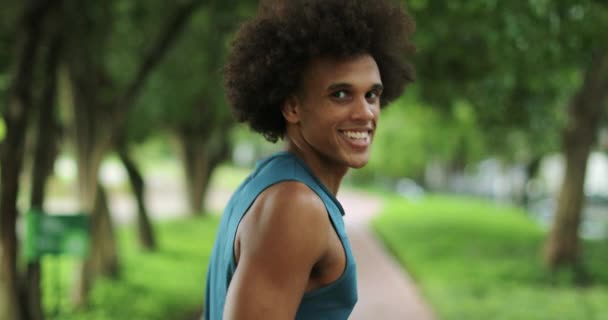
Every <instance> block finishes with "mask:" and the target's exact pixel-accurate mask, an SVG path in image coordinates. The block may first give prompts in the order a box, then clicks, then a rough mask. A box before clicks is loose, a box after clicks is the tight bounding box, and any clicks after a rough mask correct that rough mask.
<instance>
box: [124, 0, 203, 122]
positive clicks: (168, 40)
mask: <svg viewBox="0 0 608 320" xmlns="http://www.w3.org/2000/svg"><path fill="white" fill-rule="evenodd" d="M201 3H202V1H200V0H193V1H191V2H190V3H188V4H186V5H183V6H181V7H180V8H178V9H177V10H176V12H175V14H174V16H173V17H172V18H171V19H169V21H168V22H167V24H166V27H165V28H164V30H163V31H161V34H160V36H159V38H158V39H157V42H156V44H155V45H154V46H152V48H151V50H150V51H148V54H147V55H146V56H145V58H144V60H143V62H142V64H141V65H140V67H139V70H138V71H137V73H136V75H135V77H134V78H133V80H132V81H131V83H130V84H129V85H128V86H127V89H126V90H125V92H124V94H123V95H121V96H120V97H119V98H118V101H117V103H116V104H115V109H114V110H115V119H116V120H117V123H118V126H119V127H120V126H121V125H122V123H123V122H124V121H125V119H126V117H127V114H128V111H129V110H130V109H131V108H132V105H133V104H134V101H135V99H136V98H137V95H138V94H139V92H140V91H141V88H142V87H143V85H144V83H145V80H146V79H147V77H148V75H149V74H150V72H152V70H153V69H154V67H156V65H158V63H159V62H160V61H161V60H162V59H163V58H164V56H165V55H166V53H167V52H168V51H169V49H170V47H171V46H172V45H173V44H174V43H175V41H176V39H177V38H178V37H179V35H180V33H181V32H182V31H183V29H184V26H185V25H186V23H187V22H188V21H189V19H190V17H191V16H192V14H193V13H194V12H195V11H196V9H197V7H199V6H200V5H201Z"/></svg>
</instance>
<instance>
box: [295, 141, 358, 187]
mask: <svg viewBox="0 0 608 320" xmlns="http://www.w3.org/2000/svg"><path fill="white" fill-rule="evenodd" d="M285 140H286V148H285V149H286V150H287V151H289V152H290V153H292V154H294V155H295V156H296V157H298V158H300V159H301V160H302V161H304V163H305V164H306V165H307V166H308V168H310V170H312V172H313V174H314V175H315V177H316V178H317V179H319V181H321V183H322V184H323V185H324V186H325V187H326V188H327V189H328V190H329V191H330V192H331V193H332V194H333V195H334V196H336V195H337V194H338V189H339V188H340V183H342V178H344V175H345V174H346V172H347V171H348V167H346V166H344V165H337V164H335V163H333V162H332V161H331V160H329V159H327V158H326V157H323V156H322V155H321V154H319V153H318V152H317V151H316V150H314V149H313V148H311V147H310V146H309V145H307V144H305V143H301V142H300V143H299V142H298V141H297V139H289V137H287V136H286V137H285Z"/></svg>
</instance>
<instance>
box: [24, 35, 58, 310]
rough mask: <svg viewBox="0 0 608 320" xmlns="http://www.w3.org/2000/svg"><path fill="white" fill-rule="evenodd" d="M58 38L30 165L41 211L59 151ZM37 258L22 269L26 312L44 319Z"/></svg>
mask: <svg viewBox="0 0 608 320" xmlns="http://www.w3.org/2000/svg"><path fill="white" fill-rule="evenodd" d="M59 51H60V40H59V37H58V36H57V35H55V36H54V37H53V39H52V40H51V43H50V46H49V49H48V53H47V55H48V56H47V61H46V70H45V74H44V84H43V85H44V88H43V93H42V99H41V101H40V103H39V105H40V107H39V108H38V109H39V114H38V119H37V128H36V135H37V138H36V149H35V151H34V162H33V169H32V192H31V199H30V206H31V207H32V208H36V209H39V210H41V212H44V211H43V207H44V195H45V189H46V181H47V179H48V177H49V176H50V175H51V173H52V171H53V163H54V162H55V158H56V157H57V152H58V134H59V124H58V123H57V120H56V118H55V103H56V101H55V98H56V93H57V64H58V60H59ZM41 277H42V275H41V272H40V262H39V261H35V262H30V263H28V265H27V267H26V271H25V283H24V288H23V289H24V291H25V296H26V301H27V308H26V309H25V315H26V318H27V319H30V320H42V319H44V311H43V308H42V295H41V290H40V279H41Z"/></svg>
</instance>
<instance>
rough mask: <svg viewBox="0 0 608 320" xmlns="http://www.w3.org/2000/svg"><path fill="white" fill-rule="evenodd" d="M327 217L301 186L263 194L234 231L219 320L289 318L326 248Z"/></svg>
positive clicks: (293, 184) (279, 187)
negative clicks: (234, 249) (233, 258)
mask: <svg viewBox="0 0 608 320" xmlns="http://www.w3.org/2000/svg"><path fill="white" fill-rule="evenodd" d="M328 223H329V220H328V217H327V212H326V210H325V206H324V204H323V202H322V201H321V199H319V197H318V196H317V195H316V194H315V193H314V192H313V191H312V190H310V189H309V188H308V187H307V186H306V185H304V184H302V183H299V182H294V181H289V182H282V183H279V184H277V185H275V186H272V187H270V188H268V189H267V190H266V191H264V192H263V193H262V194H261V195H260V196H259V197H258V199H257V200H256V201H255V203H254V204H253V206H252V207H251V208H250V209H249V212H248V213H247V214H246V215H245V218H243V221H242V222H241V225H240V226H239V233H238V234H239V240H240V255H239V260H238V265H237V268H236V271H235V274H234V276H233V278H232V282H231V283H230V287H229V289H228V295H227V298H226V305H225V309H224V319H229V320H237V319H238V320H241V319H265V320H274V319H280V320H285V319H293V318H295V314H296V311H297V309H298V306H299V304H300V301H301V299H302V296H303V294H304V292H305V291H306V287H307V284H308V280H309V277H310V273H311V270H312V268H313V266H314V265H315V263H316V262H317V261H319V260H320V259H321V257H322V255H323V254H324V252H325V250H326V249H327V242H328V236H327V231H326V230H327V227H328Z"/></svg>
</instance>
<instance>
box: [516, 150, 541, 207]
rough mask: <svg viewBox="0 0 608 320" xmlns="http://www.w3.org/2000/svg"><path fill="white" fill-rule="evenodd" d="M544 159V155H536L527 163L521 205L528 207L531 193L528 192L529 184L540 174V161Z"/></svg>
mask: <svg viewBox="0 0 608 320" xmlns="http://www.w3.org/2000/svg"><path fill="white" fill-rule="evenodd" d="M542 159H543V156H542V155H537V156H534V157H533V158H532V159H531V160H530V161H528V163H526V176H525V177H524V183H523V188H522V190H521V206H522V207H524V208H527V207H528V205H529V204H530V195H529V194H528V184H529V183H530V181H532V179H534V178H535V177H536V175H537V174H538V170H539V169H540V163H541V161H542Z"/></svg>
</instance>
